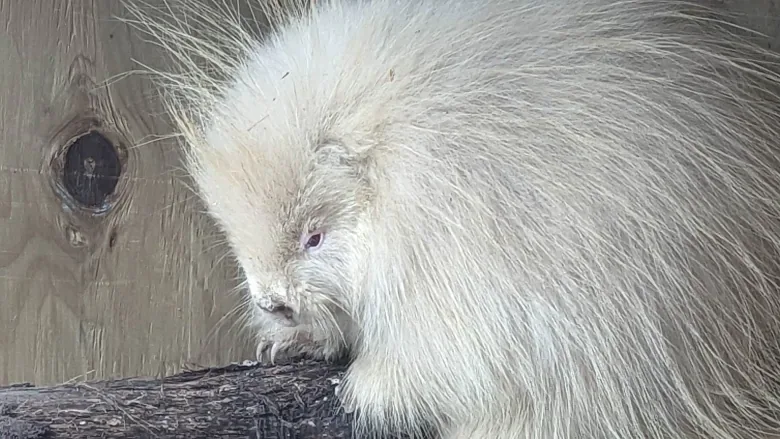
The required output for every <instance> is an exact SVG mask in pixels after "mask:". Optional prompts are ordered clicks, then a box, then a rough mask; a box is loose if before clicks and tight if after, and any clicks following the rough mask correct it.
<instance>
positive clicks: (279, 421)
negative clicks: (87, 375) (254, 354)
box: [0, 360, 352, 439]
mask: <svg viewBox="0 0 780 439" xmlns="http://www.w3.org/2000/svg"><path fill="white" fill-rule="evenodd" d="M344 370H345V368H344V367H343V366H340V365H333V364H327V363H321V362H316V361H309V360H303V361H297V362H295V363H287V364H283V365H278V366H259V365H231V366H227V367H223V368H212V369H204V370H197V371H188V372H184V373H181V374H177V375H172V376H168V377H165V378H163V379H152V378H128V379H117V380H108V381H94V382H84V383H73V384H67V385H59V386H53V387H33V386H30V385H22V386H11V387H2V388H0V439H11V438H14V439H34V438H36V439H37V438H74V439H82V438H83V439H87V438H138V439H143V438H156V437H159V438H187V439H198V438H204V439H205V438H222V437H242V438H267V439H282V438H284V439H292V438H323V439H331V438H348V437H352V430H351V423H350V422H351V419H350V416H349V415H346V414H344V412H343V410H340V409H339V405H338V403H337V400H336V398H335V395H334V391H335V388H336V384H337V383H338V381H339V380H340V379H341V378H342V376H343V373H344Z"/></svg>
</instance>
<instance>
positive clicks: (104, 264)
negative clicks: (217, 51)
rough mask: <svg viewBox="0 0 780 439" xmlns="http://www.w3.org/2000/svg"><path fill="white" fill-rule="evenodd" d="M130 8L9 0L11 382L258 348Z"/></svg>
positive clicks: (207, 361) (1, 260)
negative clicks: (128, 20) (185, 167)
mask: <svg viewBox="0 0 780 439" xmlns="http://www.w3.org/2000/svg"><path fill="white" fill-rule="evenodd" d="M163 1H164V0H152V1H150V2H149V3H155V2H158V3H160V4H161V3H162V2H163ZM121 7H122V6H121V2H120V1H114V0H110V1H93V0H56V1H52V0H0V111H2V113H1V114H0V385H1V384H7V383H13V382H20V381H30V382H36V383H38V384H50V383H57V382H63V381H67V380H70V379H73V378H76V377H78V376H80V375H86V376H87V378H89V379H99V378H104V377H118V376H126V375H157V376H160V375H166V374H171V373H174V372H176V370H177V368H178V367H180V366H182V365H184V364H186V363H188V362H191V363H196V364H201V365H207V366H210V365H218V364H227V363H229V362H233V361H241V360H243V359H246V358H252V357H253V349H252V348H251V346H249V344H248V343H247V342H246V339H245V338H242V337H240V335H241V334H239V331H238V328H239V327H240V322H239V319H238V316H237V314H238V312H237V311H234V312H233V313H232V315H228V314H229V313H230V311H231V310H232V309H233V308H234V307H235V305H236V304H237V301H238V300H239V296H238V295H237V294H230V292H231V291H232V290H233V289H234V286H235V283H234V281H233V279H235V277H236V274H237V273H236V271H235V269H234V268H232V267H231V266H229V265H227V264H226V263H225V262H224V260H223V261H220V259H222V258H221V257H222V256H223V254H224V252H225V251H226V249H225V247H224V246H221V245H217V244H218V240H219V239H220V238H219V236H218V235H217V233H216V231H215V229H214V228H213V226H212V224H211V223H209V222H208V221H207V219H206V218H205V217H204V215H203V214H202V213H201V212H202V210H203V209H202V208H201V207H200V206H199V205H198V203H197V201H196V200H195V199H194V197H193V195H192V193H191V192H190V191H189V190H188V189H187V188H186V187H185V185H186V180H184V179H182V178H181V172H179V171H178V169H179V168H180V167H181V165H180V162H179V159H180V158H179V152H178V149H177V146H176V145H175V143H174V142H173V141H171V140H156V139H157V138H159V137H164V136H166V135H167V134H168V133H170V126H169V125H167V124H166V121H165V118H164V117H161V113H162V107H161V106H160V105H158V102H157V100H156V99H155V98H154V97H155V94H154V92H153V91H152V88H151V87H152V86H151V83H150V81H149V80H148V78H146V77H143V76H141V75H137V76H134V75H130V76H122V75H123V74H124V73H126V72H130V71H133V70H135V69H137V68H138V66H139V64H137V63H136V62H143V63H144V64H147V65H152V66H155V65H159V64H158V63H159V62H161V61H160V60H161V59H162V58H160V56H159V53H157V52H155V48H154V47H153V45H151V44H145V43H144V42H143V41H142V36H141V35H137V34H136V33H134V32H133V31H132V29H131V27H130V26H128V25H127V24H123V23H121V22H120V21H119V20H117V19H116V18H115V17H121V16H123V14H124V11H122V10H121ZM107 83H108V85H105V84H107ZM91 131H96V132H99V133H101V136H92V137H85V138H82V139H81V140H80V141H79V142H77V143H78V144H77V146H76V147H72V148H69V145H70V144H72V143H73V142H74V140H75V139H77V138H79V136H83V135H84V134H87V133H88V132H91ZM74 172H75V174H74ZM101 174H102V175H101ZM223 317H224V318H223Z"/></svg>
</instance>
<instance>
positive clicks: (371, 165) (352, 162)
mask: <svg viewBox="0 0 780 439" xmlns="http://www.w3.org/2000/svg"><path fill="white" fill-rule="evenodd" d="M314 153H315V157H316V161H317V163H319V164H322V165H328V166H330V167H333V168H338V169H340V170H341V171H343V172H346V173H348V174H350V175H351V176H352V177H353V178H355V179H356V180H358V181H359V182H360V183H362V184H365V185H368V186H369V187H373V183H374V181H375V175H376V167H375V163H376V160H375V157H374V148H370V147H369V148H365V147H364V148H360V147H357V145H350V144H349V143H348V142H344V141H339V140H333V139H329V140H326V141H324V142H321V143H319V144H318V145H317V146H316V147H315V148H314Z"/></svg>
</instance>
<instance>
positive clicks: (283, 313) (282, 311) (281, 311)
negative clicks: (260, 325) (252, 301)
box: [257, 298, 295, 320]
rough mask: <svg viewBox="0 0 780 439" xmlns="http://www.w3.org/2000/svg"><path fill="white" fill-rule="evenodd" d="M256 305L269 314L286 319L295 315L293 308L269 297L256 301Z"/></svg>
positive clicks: (290, 318)
mask: <svg viewBox="0 0 780 439" xmlns="http://www.w3.org/2000/svg"><path fill="white" fill-rule="evenodd" d="M257 306H258V308H260V309H262V310H263V311H265V312H267V313H269V314H272V315H275V316H277V317H281V318H284V319H286V320H292V319H293V316H294V315H295V313H294V311H293V309H292V308H290V307H289V306H288V305H287V304H285V303H283V302H279V301H276V300H273V299H269V298H265V299H263V300H259V301H258V302H257Z"/></svg>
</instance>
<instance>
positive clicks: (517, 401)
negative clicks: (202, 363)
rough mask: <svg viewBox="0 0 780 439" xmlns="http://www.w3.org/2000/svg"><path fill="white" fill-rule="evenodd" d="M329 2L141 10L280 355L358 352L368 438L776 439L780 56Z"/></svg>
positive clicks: (552, 13)
mask: <svg viewBox="0 0 780 439" xmlns="http://www.w3.org/2000/svg"><path fill="white" fill-rule="evenodd" d="M293 1H295V0H293ZM312 3H313V4H306V5H304V4H302V3H301V4H294V5H289V4H288V5H287V6H288V7H285V8H282V7H280V6H279V5H278V4H277V3H276V2H275V3H271V2H262V1H258V2H256V3H254V4H253V6H254V8H255V9H256V10H258V11H260V12H259V13H258V14H257V15H256V16H254V17H255V18H258V21H253V20H252V18H253V16H252V15H251V14H245V15H243V16H242V15H240V14H239V12H238V11H237V10H236V9H234V8H232V7H231V6H230V5H228V4H226V3H223V4H222V5H220V6H218V7H209V6H204V5H203V4H201V3H200V2H196V1H195V0H181V1H180V2H178V3H176V2H174V3H173V5H174V7H171V8H170V9H169V10H167V11H168V12H166V13H165V14H160V15H159V16H158V15H156V14H154V13H148V12H144V11H143V8H141V7H132V8H131V10H132V11H134V12H135V13H136V15H135V19H133V20H135V24H136V25H137V26H139V27H141V28H143V29H145V30H146V31H147V32H149V34H150V35H151V36H152V37H153V38H154V39H155V40H156V41H157V42H158V43H159V44H161V45H162V47H164V48H165V49H166V51H167V53H168V55H169V56H170V58H171V60H173V61H175V62H176V67H175V68H172V69H171V70H170V71H167V72H161V71H157V72H156V73H157V74H158V75H159V78H160V79H161V82H160V84H161V90H162V91H163V93H164V96H165V100H166V103H167V108H168V110H169V112H170V114H171V116H172V118H173V120H174V122H175V123H176V126H177V129H178V130H179V132H180V133H181V137H182V139H183V144H184V146H185V147H186V150H187V157H188V162H187V169H188V171H189V172H190V174H191V176H192V178H193V180H194V181H195V183H196V185H197V191H198V194H199V195H200V196H201V197H202V199H203V200H204V202H205V204H206V205H207V206H208V211H209V212H210V213H211V214H212V215H213V217H214V218H215V219H216V221H217V222H218V223H219V225H220V226H221V228H222V230H223V231H224V232H225V235H226V237H227V238H228V240H229V242H230V244H231V247H232V250H233V254H234V255H235V257H236V259H237V261H238V263H239V264H240V266H241V267H242V268H243V272H244V274H245V276H246V283H247V286H248V290H249V294H250V295H251V297H252V299H253V300H252V310H253V313H254V317H255V319H254V323H256V325H257V334H258V336H259V337H260V341H259V344H260V348H259V351H260V354H262V355H261V356H263V357H264V358H268V357H275V356H276V355H282V354H293V353H303V354H309V355H313V356H317V357H324V358H335V357H338V356H340V355H342V354H348V355H349V357H350V361H351V364H350V369H349V372H348V375H347V377H346V379H345V382H344V383H343V386H342V388H341V391H340V394H339V397H340V398H342V401H343V402H344V403H346V405H347V407H348V408H349V409H354V410H355V414H356V416H357V417H356V426H357V427H358V428H359V431H360V432H363V433H371V432H386V431H396V430H401V431H406V432H407V433H415V432H418V433H420V434H422V433H421V432H422V431H424V430H427V429H433V431H437V432H439V433H440V435H441V436H442V437H444V438H447V439H454V438H464V439H465V438H475V439H488V438H523V439H526V438H527V439H555V438H596V439H601V438H621V439H622V438H659V439H660V438H670V439H671V438H708V439H715V438H723V439H737V438H739V439H745V438H756V437H758V438H769V437H775V435H776V436H778V437H780V410H778V409H780V398H778V382H777V371H778V356H780V351H779V350H778V341H777V339H778V335H780V322H779V321H778V316H780V296H779V295H778V278H777V275H778V274H780V218H779V217H778V213H780V204H779V203H780V202H779V200H780V172H778V170H780V161H779V160H778V157H777V155H776V152H777V150H778V147H777V139H778V132H777V131H778V127H780V116H778V111H777V109H778V108H780V107H778V103H779V102H780V99H778V98H777V96H776V95H775V91H776V90H777V86H778V83H780V81H778V78H779V77H778V76H777V75H776V73H775V72H774V71H773V70H772V68H773V67H774V64H775V61H776V58H777V55H775V54H774V53H770V52H769V51H764V50H762V49H761V48H760V47H759V46H758V45H756V44H755V43H754V42H753V40H751V39H747V38H745V37H744V35H746V34H747V32H745V31H744V30H743V29H738V28H737V27H736V26H732V25H730V24H728V22H727V21H726V20H723V19H721V17H720V15H719V13H718V12H717V11H716V10H714V9H711V8H709V7H708V4H707V3H705V2H704V1H701V0H699V1H682V0H316V1H314V2H312ZM713 4H714V3H713ZM177 5H178V6H177ZM136 6H137V5H136ZM166 14H167V15H166ZM163 16H165V17H163ZM166 17H167V18H166ZM263 17H266V18H267V19H268V20H267V23H266V24H267V26H266V25H260V27H264V26H265V27H266V28H267V29H266V30H265V31H264V32H263V33H256V32H254V31H253V30H252V26H251V25H252V24H253V23H259V22H260V19H262V18H263ZM266 354H267V355H266Z"/></svg>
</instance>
